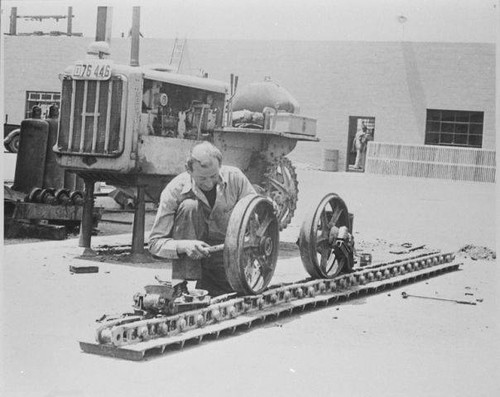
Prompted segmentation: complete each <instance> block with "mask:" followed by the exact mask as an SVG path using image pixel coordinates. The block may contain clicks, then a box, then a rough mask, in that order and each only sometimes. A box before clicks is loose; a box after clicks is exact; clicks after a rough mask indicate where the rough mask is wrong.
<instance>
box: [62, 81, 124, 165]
mask: <svg viewBox="0 0 500 397" xmlns="http://www.w3.org/2000/svg"><path fill="white" fill-rule="evenodd" d="M123 85H124V82H123V80H122V79H121V78H119V77H116V76H115V77H112V78H111V79H109V80H104V81H99V80H73V79H71V78H65V79H64V80H63V85H62V97H61V110H60V121H59V136H58V139H57V149H56V151H57V152H59V153H68V154H76V155H93V156H106V157H116V156H118V155H120V153H121V152H122V150H123V137H124V133H123V131H124V127H125V125H124V124H125V112H123V110H124V108H125V105H124V103H123V102H124V87H123ZM122 113H123V114H122Z"/></svg>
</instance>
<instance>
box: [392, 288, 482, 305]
mask: <svg viewBox="0 0 500 397" xmlns="http://www.w3.org/2000/svg"><path fill="white" fill-rule="evenodd" d="M401 296H402V297H403V299H407V298H421V299H432V300H436V301H445V302H455V303H460V304H462V305H475V304H476V302H471V301H463V300H458V299H447V298H438V297H437V296H422V295H410V294H407V293H406V292H404V291H403V292H401Z"/></svg>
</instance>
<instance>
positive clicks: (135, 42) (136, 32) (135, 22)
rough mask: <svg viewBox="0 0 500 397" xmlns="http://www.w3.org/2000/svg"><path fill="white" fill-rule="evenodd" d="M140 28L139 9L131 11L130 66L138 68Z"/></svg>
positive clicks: (135, 8) (134, 8)
mask: <svg viewBox="0 0 500 397" xmlns="http://www.w3.org/2000/svg"><path fill="white" fill-rule="evenodd" d="M140 28H141V7H133V10H132V30H131V35H132V46H131V49H130V66H139V39H140V34H141V33H140Z"/></svg>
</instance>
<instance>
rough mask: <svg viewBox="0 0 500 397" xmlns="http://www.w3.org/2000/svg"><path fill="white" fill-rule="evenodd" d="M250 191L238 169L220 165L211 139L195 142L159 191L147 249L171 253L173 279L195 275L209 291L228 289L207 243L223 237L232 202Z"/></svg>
mask: <svg viewBox="0 0 500 397" xmlns="http://www.w3.org/2000/svg"><path fill="white" fill-rule="evenodd" d="M249 194H256V192H255V189H254V188H253V186H252V184H251V183H250V181H249V180H248V179H247V177H246V176H245V175H244V174H243V172H241V170H239V169H238V168H236V167H230V166H224V165H222V153H221V152H220V150H219V149H217V148H216V147H215V146H214V145H212V144H211V143H209V142H202V143H200V144H197V145H196V146H194V147H193V149H192V150H191V152H190V154H189V157H188V159H187V162H186V172H183V173H182V174H179V175H178V176H176V177H175V178H174V179H173V180H172V181H171V182H170V183H169V184H168V185H167V186H166V187H165V189H164V190H163V192H162V194H161V198H160V203H159V207H158V212H157V214H156V219H155V222H154V224H153V228H152V229H151V234H150V237H149V250H150V252H151V253H152V254H153V255H154V256H157V257H161V258H168V259H172V278H173V279H181V280H197V283H196V288H199V289H205V290H207V291H208V293H209V294H210V295H211V296H217V295H221V294H224V293H228V292H232V288H231V286H230V285H229V282H228V281H227V277H226V272H225V269H224V263H223V256H222V252H217V253H213V254H210V253H209V252H208V250H207V248H208V247H209V246H210V245H216V244H222V243H224V239H225V236H226V230H227V226H228V223H229V218H230V216H231V213H232V210H233V208H234V206H235V205H236V203H237V202H238V201H239V200H241V199H242V198H243V197H245V196H247V195H249Z"/></svg>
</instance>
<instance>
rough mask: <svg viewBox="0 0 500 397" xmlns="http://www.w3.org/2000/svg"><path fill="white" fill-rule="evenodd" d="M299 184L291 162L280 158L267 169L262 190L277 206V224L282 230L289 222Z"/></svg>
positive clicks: (295, 205)
mask: <svg viewBox="0 0 500 397" xmlns="http://www.w3.org/2000/svg"><path fill="white" fill-rule="evenodd" d="M298 185H299V182H298V180H297V174H296V172H295V167H294V166H293V164H292V162H291V161H290V160H289V159H288V158H286V157H280V158H279V159H277V160H275V161H274V163H272V164H271V165H269V167H268V168H267V171H266V174H265V179H264V190H265V193H266V195H267V196H269V197H271V198H272V199H273V200H274V202H275V203H276V204H277V206H278V215H277V216H278V222H279V226H280V230H283V229H284V228H286V227H287V226H288V224H289V223H290V222H291V220H292V217H293V214H294V212H295V209H296V208H297V199H298V195H299V186H298Z"/></svg>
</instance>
